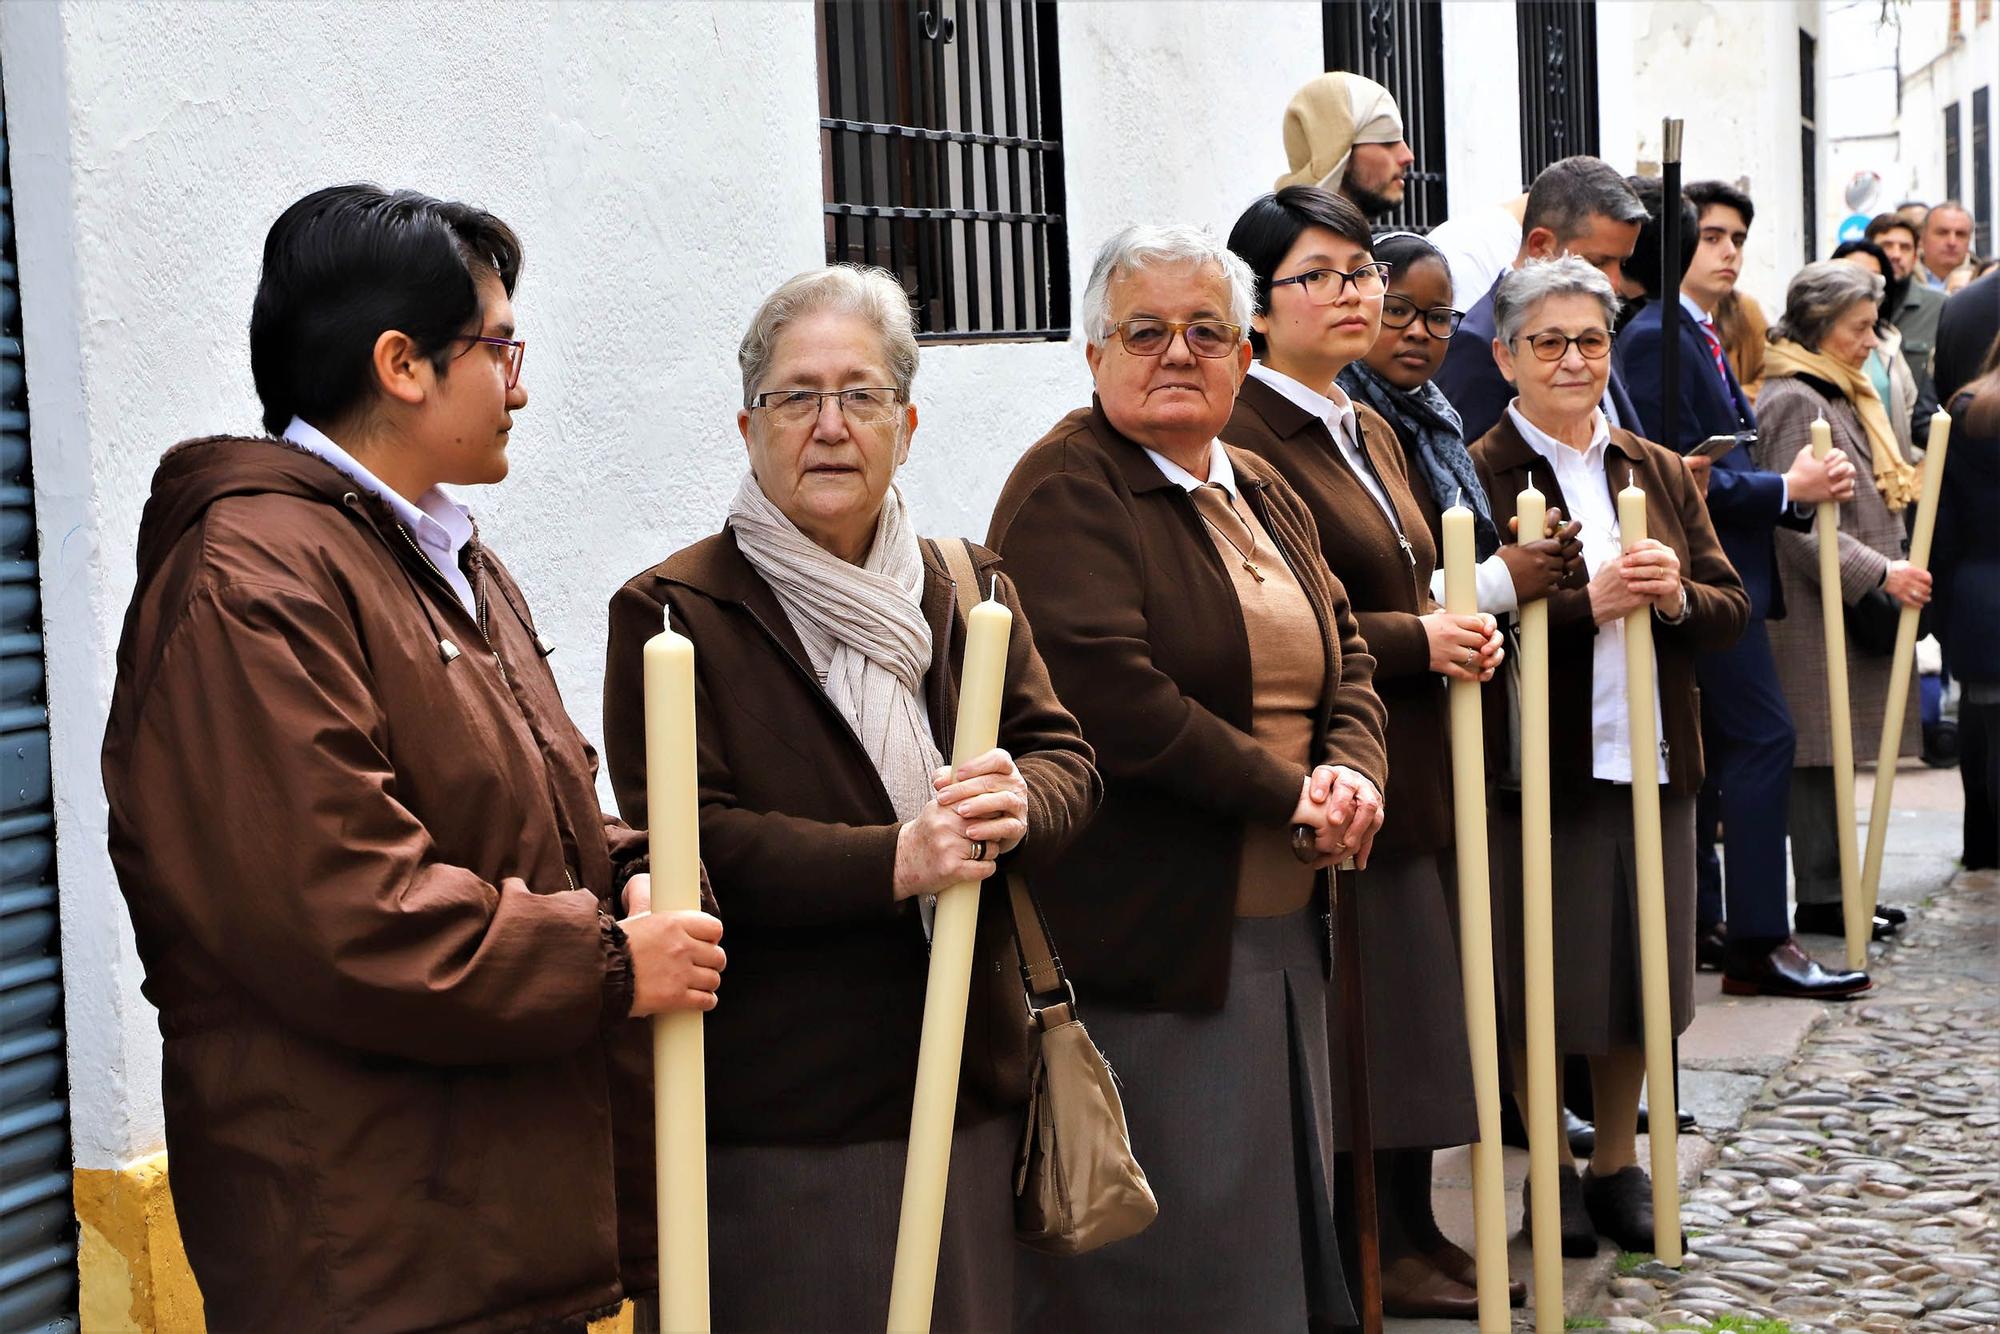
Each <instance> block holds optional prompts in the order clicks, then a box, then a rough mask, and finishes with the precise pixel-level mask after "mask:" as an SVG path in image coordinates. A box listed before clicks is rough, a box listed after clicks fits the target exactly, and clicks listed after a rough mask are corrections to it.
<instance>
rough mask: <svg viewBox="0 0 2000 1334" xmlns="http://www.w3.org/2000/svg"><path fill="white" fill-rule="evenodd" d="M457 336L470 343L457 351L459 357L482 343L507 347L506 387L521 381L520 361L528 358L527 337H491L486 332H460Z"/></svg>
mask: <svg viewBox="0 0 2000 1334" xmlns="http://www.w3.org/2000/svg"><path fill="white" fill-rule="evenodd" d="M459 338H460V339H462V340H464V341H465V342H466V343H468V344H470V346H468V347H467V348H466V349H465V352H461V353H459V355H460V356H461V357H462V356H464V355H465V354H466V352H470V351H472V349H473V348H475V347H478V346H479V345H480V344H482V343H483V344H485V345H486V346H487V347H499V348H505V349H507V387H508V388H509V389H512V388H513V387H514V386H515V385H517V384H519V383H521V363H522V362H524V361H526V360H527V359H528V340H527V339H525V338H493V337H489V336H488V335H486V334H460V335H459Z"/></svg>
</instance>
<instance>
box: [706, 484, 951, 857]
mask: <svg viewBox="0 0 2000 1334" xmlns="http://www.w3.org/2000/svg"><path fill="white" fill-rule="evenodd" d="M729 526H730V527H731V528H732V529H734V530H735V533H736V545H737V547H738V548H739V549H740V550H741V551H742V552H743V556H744V559H746V560H748V561H749V562H750V565H751V567H752V568H753V569H755V570H756V571H757V573H758V574H760V575H762V576H763V578H764V582H765V583H767V584H769V585H770V586H771V591H772V592H773V593H776V594H777V595H778V604H779V605H780V606H781V607H783V608H784V611H785V617H786V619H788V620H789V621H791V623H792V628H793V629H794V630H796V631H797V632H798V636H799V639H800V641H801V642H802V643H804V645H805V649H806V656H807V657H809V658H810V659H811V660H812V667H813V671H814V673H815V674H817V675H818V676H819V678H820V680H821V682H822V684H823V686H824V688H825V690H826V696H827V698H828V699H829V700H831V701H832V703H833V706H834V708H836V709H838V710H839V711H840V716H841V717H843V718H845V719H847V721H848V723H849V724H850V725H851V726H852V727H853V728H854V733H855V735H856V736H858V737H859V738H861V745H862V748H863V749H864V750H866V751H867V752H868V758H869V759H871V760H873V761H874V762H875V771H876V772H877V773H878V774H880V775H881V776H882V786H883V787H885V788H887V789H888V792H889V800H890V802H891V803H892V804H893V805H894V806H895V808H896V818H897V819H899V820H912V819H915V818H916V816H917V814H918V812H920V811H922V810H923V808H924V805H925V803H926V802H928V801H929V800H930V799H931V793H932V788H931V775H932V773H934V772H935V771H936V770H937V769H938V767H939V766H940V765H942V764H943V763H944V757H943V756H942V755H941V754H940V753H939V751H938V747H937V743H936V742H935V741H934V740H932V738H931V728H930V719H929V716H928V715H927V714H926V713H925V711H924V701H923V687H924V675H925V673H927V672H929V671H930V666H931V628H930V624H929V622H927V621H925V620H924V612H923V595H924V559H923V554H922V552H921V551H920V550H919V548H918V544H917V533H916V530H915V529H914V528H912V527H911V526H910V524H909V519H908V513H907V511H906V510H905V508H904V505H903V495H902V492H901V491H900V490H899V489H898V488H897V487H896V486H895V485H894V484H893V483H892V484H891V485H890V487H889V493H888V495H887V496H886V497H885V498H884V500H883V502H882V514H881V517H880V519H879V520H878V521H877V524H876V529H875V543H874V545H873V546H872V547H871V548H870V549H869V552H868V557H867V559H866V560H865V561H864V562H863V563H862V564H860V565H850V564H848V563H847V562H846V561H844V560H842V559H840V557H838V556H836V555H834V554H833V553H832V552H830V551H828V550H827V549H826V548H824V547H822V546H820V545H819V544H818V543H817V542H815V541H813V540H812V539H811V538H809V537H807V536H806V535H805V534H804V533H802V532H800V531H799V530H798V527H797V526H796V525H795V524H793V523H792V521H791V520H790V519H788V518H786V517H785V514H784V511H782V510H780V509H779V508H778V507H777V506H776V505H774V504H772V503H771V500H770V497H768V496H766V495H765V494H764V489H763V488H762V487H760V486H759V485H758V484H757V477H756V474H755V473H745V474H744V477H743V485H742V486H740V487H738V488H737V491H736V499H735V500H733V501H731V502H730V506H729Z"/></svg>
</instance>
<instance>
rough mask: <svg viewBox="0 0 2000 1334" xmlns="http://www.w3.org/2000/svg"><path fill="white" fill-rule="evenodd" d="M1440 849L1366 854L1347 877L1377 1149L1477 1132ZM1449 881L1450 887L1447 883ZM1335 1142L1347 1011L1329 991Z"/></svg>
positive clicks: (1448, 1140) (1451, 876) (1467, 1138)
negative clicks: (1357, 937)
mask: <svg viewBox="0 0 2000 1334" xmlns="http://www.w3.org/2000/svg"><path fill="white" fill-rule="evenodd" d="M1451 855H1452V854H1451V853H1450V852H1444V853H1435V852H1410V853H1403V854H1399V855H1391V856H1388V857H1381V858H1376V859H1373V860H1371V861H1370V862H1369V865H1368V869H1367V870H1365V871H1362V872H1360V873H1359V874H1358V875H1356V876H1355V877H1354V891H1353V892H1354V893H1355V894H1357V895H1358V896H1359V897H1358V898H1357V900H1356V903H1357V905H1358V907H1359V910H1360V919H1361V974H1362V991H1363V995H1362V1007H1363V1010H1364V1011H1365V1015H1366V1027H1367V1039H1368V1105H1369V1107H1370V1109H1371V1110H1372V1113H1373V1115H1372V1117H1371V1129H1372V1130H1373V1131H1374V1135H1375V1147H1376V1148H1378V1149H1442V1148H1448V1147H1450V1146H1452V1145H1454V1144H1469V1143H1471V1142H1472V1141H1473V1140H1475V1139H1477V1138H1478V1137H1479V1123H1478V1115H1477V1113H1476V1111H1475V1109H1474V1107H1473V1099H1472V1057H1471V1053H1470V1049H1469V1048H1468V1046H1467V1044H1466V1037H1465V987H1464V984H1463V983H1462V982H1461V981H1460V980H1459V960H1458V936H1457V934H1456V931H1455V929H1454V925H1453V924H1454V921H1455V909H1454V907H1453V905H1452V904H1451V901H1450V900H1449V899H1448V898H1447V894H1448V893H1456V889H1455V886H1456V884H1457V880H1458V876H1457V867H1456V865H1453V866H1451V867H1448V868H1447V867H1443V866H1442V865H1441V863H1443V862H1445V861H1448V860H1449V859H1450V857H1451ZM1448 887H1451V888H1448ZM1329 1004H1330V1006H1331V1009H1330V1010H1329V1028H1330V1030H1331V1036H1332V1042H1333V1085H1334V1089H1335V1093H1334V1099H1333V1125H1334V1136H1335V1142H1336V1143H1337V1144H1338V1146H1339V1147H1340V1149H1341V1150H1342V1151H1343V1152H1344V1151H1345V1150H1346V1149H1347V1146H1348V1141H1347V1093H1346V1091H1345V1083H1346V1079H1347V1041H1346V1035H1347V1032H1348V1028H1347V1024H1348V1020H1347V1018H1346V1016H1345V1014H1344V1013H1343V1012H1342V1009H1341V1005H1340V991H1339V988H1337V987H1336V988H1333V989H1331V991H1330V992H1329Z"/></svg>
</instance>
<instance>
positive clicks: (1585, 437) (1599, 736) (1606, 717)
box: [1472, 258, 1750, 1255]
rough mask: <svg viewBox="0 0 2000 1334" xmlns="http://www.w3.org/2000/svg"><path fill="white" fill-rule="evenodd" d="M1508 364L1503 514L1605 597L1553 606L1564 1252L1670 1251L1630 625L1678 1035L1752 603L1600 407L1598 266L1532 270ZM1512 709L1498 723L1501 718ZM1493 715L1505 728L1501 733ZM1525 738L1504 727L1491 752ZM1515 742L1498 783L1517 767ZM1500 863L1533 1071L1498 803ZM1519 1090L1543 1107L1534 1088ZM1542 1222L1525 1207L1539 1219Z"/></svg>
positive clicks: (1685, 501) (1664, 474)
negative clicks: (1654, 745) (1645, 955)
mask: <svg viewBox="0 0 2000 1334" xmlns="http://www.w3.org/2000/svg"><path fill="white" fill-rule="evenodd" d="M1493 311H1494V329H1495V333H1494V338H1493V342H1492V352H1493V359H1494V361H1495V362H1496V363H1497V365H1498V366H1499V369H1500V373H1501V374H1502V375H1503V376H1505V377H1506V379H1507V380H1508V381H1509V382H1510V383H1511V384H1512V385H1513V386H1514V389H1515V393H1516V397H1515V398H1514V400H1513V401H1512V402H1511V403H1510V404H1509V405H1508V407H1507V409H1506V410H1505V411H1504V412H1503V413H1502V414H1501V416H1500V420H1499V421H1498V422H1497V423H1496V424H1495V425H1494V427H1493V429H1492V430H1490V431H1488V432H1487V433H1486V434H1485V435H1484V436H1482V437H1481V438H1480V439H1479V441H1478V442H1477V443H1476V444H1474V445H1473V447H1472V457H1473V461H1474V463H1475V465H1476V466H1477V467H1478V470H1479V473H1480V475H1481V478H1482V480H1484V481H1485V483H1486V489H1487V494H1488V496H1489V498H1490V499H1491V501H1492V505H1493V512H1494V513H1495V514H1510V513H1512V512H1513V511H1514V509H1515V507H1516V498H1517V497H1518V496H1519V495H1520V493H1521V492H1522V491H1523V490H1524V489H1526V488H1527V487H1528V486H1529V485H1530V484H1532V485H1533V486H1534V487H1535V488H1536V489H1537V490H1539V491H1540V492H1541V493H1542V494H1543V495H1544V496H1545V497H1547V499H1548V503H1549V504H1550V505H1553V506H1560V507H1561V509H1562V512H1563V513H1565V514H1567V515H1570V516H1571V517H1572V518H1574V519H1576V520H1578V521H1580V522H1581V523H1582V525H1583V530H1582V537H1583V561H1584V568H1585V570H1586V571H1587V572H1588V574H1589V576H1590V578H1589V584H1588V586H1587V587H1581V588H1560V589H1557V590H1556V591H1555V592H1554V593H1551V594H1550V595H1549V597H1548V607H1549V754H1550V768H1551V773H1550V779H1551V785H1552V788H1553V793H1554V811H1555V823H1554V864H1555V865H1557V866H1559V867H1562V868H1563V874H1562V875H1560V876H1558V877H1557V878H1556V881H1555V886H1554V892H1555V957H1556V969H1555V981H1556V996H1555V1002H1556V1048H1557V1050H1558V1051H1560V1052H1562V1053H1564V1054H1565V1055H1578V1056H1583V1057H1586V1058H1587V1060H1588V1063H1589V1066H1590V1085H1591V1093H1592V1096H1593V1098H1594V1100H1595V1106H1596V1120H1597V1144H1596V1148H1595V1149H1594V1151H1593V1152H1592V1154H1591V1159H1590V1169H1589V1172H1588V1173H1587V1174H1586V1175H1584V1176H1582V1177H1579V1176H1578V1174H1577V1171H1576V1166H1575V1163H1574V1161H1573V1160H1572V1159H1571V1157H1570V1154H1569V1147H1568V1145H1567V1144H1566V1143H1562V1142H1561V1140H1558V1143H1559V1144H1561V1152H1562V1155H1563V1160H1564V1161H1563V1168H1562V1173H1561V1178H1560V1179H1561V1184H1562V1240H1563V1253H1564V1254H1565V1255H1591V1254H1594V1253H1595V1252H1596V1250H1597V1243H1598V1238H1599V1237H1600V1236H1601V1237H1604V1238H1608V1239H1609V1240H1611V1241H1612V1242H1613V1243H1615V1244H1616V1245H1617V1246H1619V1247H1620V1248H1621V1249H1623V1250H1629V1251H1641V1250H1650V1249H1651V1248H1652V1244H1653V1214H1652V1187H1651V1183H1650V1181H1649V1180H1648V1178H1647V1176H1646V1173H1645V1170H1644V1169H1643V1168H1641V1167H1640V1166H1639V1164H1638V1156H1637V1152H1636V1145H1635V1138H1636V1134H1637V1127H1638V1115H1639V1092H1640V1087H1641V1085H1642V1084H1643V1083H1644V1081H1645V1074H1646V1068H1645V1048H1644V1031H1643V1026H1642V1024H1643V1017H1642V1011H1641V1003H1640V988H1639V977H1640V969H1639V928H1638V920H1637V907H1636V903H1635V899H1634V883H1635V880H1634V869H1633V840H1632V796H1631V784H1632V775H1633V764H1634V762H1635V757H1634V756H1633V755H1632V754H1631V751H1630V745H1631V739H1630V738H1631V733H1630V724H1629V714H1628V708H1627V687H1626V675H1625V617H1626V616H1627V615H1628V614H1629V613H1631V612H1634V611H1641V610H1646V609H1650V611H1651V615H1652V621H1653V659H1654V695H1653V703H1652V708H1653V710H1654V715H1655V718H1656V720H1657V723H1658V726H1657V728H1656V735H1658V736H1659V737H1660V738H1661V743H1662V744H1661V745H1660V753H1659V754H1658V755H1647V756H1643V757H1636V759H1637V762H1638V763H1641V764H1646V765H1650V766H1653V767H1654V768H1655V769H1656V771H1657V775H1658V778H1659V780H1660V783H1661V792H1660V815H1661V825H1662V828H1663V830H1664V834H1665V847H1664V858H1663V860H1664V864H1665V866H1664V869H1665V880H1666V891H1667V941H1668V967H1669V982H1670V984H1671V985H1670V990H1671V993H1672V1003H1673V1030H1674V1032H1676V1033H1679V1032H1680V1031H1681V1030H1682V1029H1684V1028H1686V1027H1687V1025H1688V1022H1689V1021H1690V1020H1691V1019H1692V1018H1693V1017H1694V1006H1693V996H1692V991H1693V981H1694V895H1695V883H1694V802H1695V794H1696V792H1697V791H1699V790H1700V787H1701V779H1702V762H1701V725H1700V707H1699V701H1698V697H1697V692H1696V688H1695V656H1696V655H1697V654H1698V653H1703V652H1712V651H1714V650H1717V649H1721V648H1726V647H1728V645H1729V644H1731V643H1732V642H1734V640H1735V639H1736V637H1737V636H1738V635H1739V634H1741V633H1742V632H1743V627H1744V625H1745V624H1746V622H1747V620H1748V617H1749V611H1750V603H1749V599H1748V598H1747V597H1746V596H1745V594H1744V591H1743V583H1742V580H1740V579H1739V578H1738V577H1737V574H1736V571H1735V569H1734V568H1733V567H1732V566H1731V565H1730V563H1729V560H1728V558H1727V557H1726V556H1724V555H1723V552H1722V546H1721V544H1720V542H1718V540H1717V539H1716V536H1715V529H1714V528H1713V527H1712V526H1711V525H1710V523H1709V518H1708V508H1707V506H1706V505H1705V504H1704V503H1703V501H1702V498H1701V495H1700V493H1699V492H1698V491H1697V490H1696V489H1695V484H1694V481H1693V479H1692V477H1691V476H1690V475H1689V473H1688V470H1687V467H1686V465H1685V464H1683V463H1682V462H1681V459H1680V457H1679V456H1678V455H1676V454H1675V453H1673V452H1672V451H1671V450H1668V449H1665V448H1663V447H1661V446H1659V445H1656V444H1654V443H1652V442H1651V441H1648V440H1642V439H1640V438H1639V437H1638V436H1636V435H1633V434H1632V433H1631V432H1630V431H1626V430H1622V429H1619V428H1617V427H1614V426H1611V425H1609V424H1608V423H1607V422H1606V421H1605V419H1604V413H1603V411H1602V410H1601V408H1600V407H1599V404H1600V402H1601V400H1602V399H1603V397H1604V386H1605V380H1606V378H1607V377H1608V376H1609V374H1610V368H1611V362H1610V354H1611V330H1612V327H1613V322H1614V321H1615V319H1616V317H1617V314H1618V297H1617V295H1616V294H1615V293H1614V292H1613V291H1612V289H1611V282H1610V280H1609V279H1607V278H1606V277H1605V276H1604V275H1603V274H1602V273H1600V272H1598V270H1597V269H1595V268H1593V267H1592V266H1591V265H1590V264H1588V263H1586V262H1585V261H1583V260H1581V259H1575V258H1562V259H1554V260H1546V261H1530V262H1528V263H1526V264H1524V265H1522V266H1521V267H1520V268H1518V269H1516V270H1514V271H1513V272H1512V273H1510V274H1508V275H1506V277H1504V278H1503V279H1502V280H1501V282H1500V284H1499V286H1498V287H1496V288H1495V297H1494V303H1493ZM1627 486H1637V487H1638V488H1639V489H1640V490H1642V491H1644V492H1645V493H1646V531H1647V537H1646V539H1645V540H1644V541H1641V542H1636V543H1632V542H1626V541H1624V540H1623V538H1622V536H1621V534H1620V533H1619V530H1618V509H1617V505H1616V501H1615V498H1616V496H1617V493H1618V492H1620V491H1622V490H1624V489H1625V488H1626V487H1627ZM1493 712H1494V713H1496V714H1498V713H1500V710H1499V709H1498V708H1495V709H1494V711H1493ZM1501 721H1503V719H1500V718H1493V719H1489V722H1496V723H1497V722H1501ZM1506 731H1507V729H1506V728H1504V727H1494V728H1490V729H1489V739H1494V738H1499V737H1503V736H1504V735H1505V733H1506ZM1504 746H1505V743H1504V742H1500V743H1499V744H1498V745H1496V752H1499V753H1498V754H1496V761H1497V762H1496V765H1495V767H1496V768H1504V767H1505V763H1504ZM1494 829H1495V835H1496V841H1497V842H1498V843H1499V844H1500V845H1501V846H1503V847H1509V848H1510V853H1509V854H1505V855H1502V856H1501V858H1500V859H1499V866H1498V867H1497V868H1496V869H1497V870H1498V872H1499V873H1498V874H1497V875H1496V876H1495V882H1496V885H1497V886H1498V887H1499V889H1500V890H1501V894H1500V898H1501V900H1502V903H1501V906H1500V907H1499V908H1497V909H1496V911H1495V914H1494V917H1495V922H1496V927H1497V931H1498V934H1499V935H1500V936H1501V937H1502V938H1503V939H1504V940H1505V941H1506V946H1505V948H1504V949H1503V950H1502V951H1501V991H1502V995H1503V997H1504V999H1505V1001H1506V1004H1507V1013H1508V1031H1509V1036H1510V1040H1511V1044H1512V1046H1513V1049H1514V1052H1515V1068H1516V1070H1517V1071H1520V1070H1523V1069H1524V1068H1525V1067H1524V1062H1523V1061H1522V1059H1521V1055H1520V1053H1521V1048H1522V1046H1523V1044H1524V1043H1525V1030H1524V1028H1523V1026H1522V1019H1523V1016H1524V1009H1523V999H1522V997H1523V986H1522V973H1523V968H1522V951H1521V941H1520V938H1519V933H1518V931H1516V930H1514V929H1512V928H1513V924H1514V923H1518V922H1519V921H1520V920H1521V885H1520V875H1519V869H1518V868H1519V866H1520V858H1519V852H1518V847H1519V837H1520V825H1519V810H1518V804H1517V803H1512V804H1510V802H1508V801H1507V800H1504V799H1503V800H1499V801H1496V803H1495V814H1494ZM1516 1086H1517V1090H1519V1091H1522V1092H1525V1086H1524V1084H1523V1083H1522V1081H1519V1080H1517V1082H1516ZM1524 1212H1525V1211H1524Z"/></svg>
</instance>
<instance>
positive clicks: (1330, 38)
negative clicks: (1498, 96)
mask: <svg viewBox="0 0 2000 1334" xmlns="http://www.w3.org/2000/svg"><path fill="white" fill-rule="evenodd" d="M1320 23H1321V28H1322V30H1323V33H1324V36H1325V42H1326V67H1327V68H1328V69H1329V70H1348V71H1351V72H1353V73H1355V74H1363V75H1366V76H1367V77H1368V78H1371V79H1373V80H1375V82H1377V83H1379V84H1381V85H1382V86H1383V87H1384V88H1387V89H1388V90H1389V92H1390V93H1391V95H1393V96H1394V97H1395V99H1396V109H1397V110H1398V111H1400V112H1402V113H1403V139H1404V142H1406V143H1408V144H1409V146H1410V152H1411V153H1412V154H1413V155H1414V156H1415V157H1416V159H1417V160H1416V162H1415V164H1414V165H1412V166H1411V168H1410V170H1409V172H1408V173H1407V174H1406V175H1405V177H1404V192H1403V202H1402V203H1401V204H1398V205H1397V206H1396V208H1395V210H1394V211H1393V212H1391V213H1390V214H1389V215H1388V216H1387V217H1384V218H1380V219H1375V220H1374V222H1375V225H1376V226H1378V227H1403V228H1408V229H1409V230H1411V231H1415V232H1427V231H1429V230H1430V229H1431V228H1433V227H1435V226H1437V225H1438V224H1439V223H1441V222H1443V221H1444V220H1445V216H1446V208H1447V205H1446V201H1445V179H1444V119H1445V112H1444V19H1443V6H1442V4H1440V2H1439V0H1360V3H1355V2H1354V0H1328V2H1327V3H1323V4H1321V5H1320Z"/></svg>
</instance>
